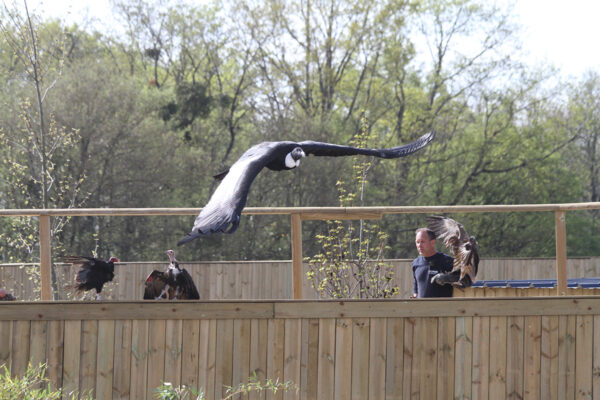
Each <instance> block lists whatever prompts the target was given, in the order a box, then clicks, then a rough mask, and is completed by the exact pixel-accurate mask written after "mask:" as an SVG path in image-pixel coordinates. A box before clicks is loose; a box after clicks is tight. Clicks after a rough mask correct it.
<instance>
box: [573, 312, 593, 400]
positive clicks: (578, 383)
mask: <svg viewBox="0 0 600 400" xmlns="http://www.w3.org/2000/svg"><path fill="white" fill-rule="evenodd" d="M576 335H577V336H576V337H577V340H576V341H575V360H576V361H577V364H576V368H577V369H576V371H575V398H576V399H578V400H584V399H591V398H592V371H593V370H592V366H593V359H592V356H593V354H594V317H593V316H592V315H578V316H577V330H576ZM597 397H598V396H597Z"/></svg>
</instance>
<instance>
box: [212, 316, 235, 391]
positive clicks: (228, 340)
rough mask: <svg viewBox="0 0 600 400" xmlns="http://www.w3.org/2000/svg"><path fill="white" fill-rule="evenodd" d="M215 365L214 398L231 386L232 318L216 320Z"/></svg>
mask: <svg viewBox="0 0 600 400" xmlns="http://www.w3.org/2000/svg"><path fill="white" fill-rule="evenodd" d="M216 351H217V353H216V365H215V397H214V398H215V400H216V399H221V398H224V397H225V396H226V395H227V386H232V373H233V365H232V363H233V320H231V319H219V320H217V346H216Z"/></svg>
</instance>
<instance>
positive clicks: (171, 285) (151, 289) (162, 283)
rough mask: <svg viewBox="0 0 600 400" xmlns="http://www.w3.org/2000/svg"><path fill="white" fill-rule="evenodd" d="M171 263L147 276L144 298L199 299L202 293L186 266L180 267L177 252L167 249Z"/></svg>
mask: <svg viewBox="0 0 600 400" xmlns="http://www.w3.org/2000/svg"><path fill="white" fill-rule="evenodd" d="M167 255H168V256H169V259H170V261H171V263H170V264H169V266H168V267H167V269H166V270H165V271H164V272H160V271H158V270H154V271H152V272H151V273H150V275H148V277H147V278H146V283H145V285H146V287H145V289H144V300H162V299H167V300H198V299H200V294H199V293H198V289H196V285H195V284H194V281H193V279H192V277H191V275H190V274H189V273H188V272H187V270H186V269H185V268H180V267H179V263H178V262H177V260H176V259H175V252H174V251H173V250H167Z"/></svg>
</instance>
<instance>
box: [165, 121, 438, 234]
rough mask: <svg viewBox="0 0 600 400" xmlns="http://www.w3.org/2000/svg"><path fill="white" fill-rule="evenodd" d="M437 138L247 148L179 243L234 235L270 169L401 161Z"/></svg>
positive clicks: (270, 144) (222, 175)
mask: <svg viewBox="0 0 600 400" xmlns="http://www.w3.org/2000/svg"><path fill="white" fill-rule="evenodd" d="M434 137H435V134H434V132H430V133H427V134H425V135H423V136H422V137H420V138H419V139H418V140H416V141H415V142H413V143H409V144H406V145H403V146H398V147H392V148H389V149H361V148H357V147H352V146H343V145H337V144H330V143H322V142H313V141H304V142H291V141H283V142H263V143H260V144H257V145H255V146H253V147H251V148H250V149H248V150H247V151H246V152H245V153H244V154H242V156H241V157H240V158H239V159H238V160H237V161H236V162H235V163H234V164H233V165H232V166H231V167H230V168H229V169H228V170H226V171H225V172H222V173H220V174H218V175H215V178H217V179H222V181H221V183H220V184H219V186H218V187H217V189H216V190H215V191H214V193H213V194H212V196H211V198H210V199H209V201H208V203H207V204H206V206H204V207H203V208H202V211H201V212H200V214H199V215H198V217H197V218H196V221H195V222H194V227H193V228H192V231H191V232H190V233H189V234H188V235H187V236H186V237H184V238H183V239H182V240H180V241H179V243H177V245H178V246H180V245H182V244H184V243H187V242H189V241H191V240H193V239H195V238H197V237H199V236H201V235H210V234H212V233H217V232H223V233H233V232H234V231H235V230H236V229H237V227H238V225H239V223H240V214H241V212H242V209H243V208H244V206H245V205H246V200H247V197H248V191H249V190H250V185H251V184H252V182H253V181H254V179H255V178H256V176H257V175H258V174H259V173H260V171H261V170H262V169H263V168H265V167H267V168H269V169H272V170H275V171H281V170H284V169H292V168H294V167H296V166H298V165H299V162H300V159H301V158H302V157H305V156H307V155H314V156H329V157H339V156H352V155H367V156H374V157H379V158H386V159H392V158H399V157H404V156H407V155H409V154H412V153H414V152H416V151H417V150H419V149H422V148H423V147H425V146H426V145H427V144H428V143H429V142H431V140H433V138H434Z"/></svg>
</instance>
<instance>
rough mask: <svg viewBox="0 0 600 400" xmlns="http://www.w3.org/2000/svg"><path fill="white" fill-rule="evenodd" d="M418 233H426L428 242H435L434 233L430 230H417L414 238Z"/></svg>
mask: <svg viewBox="0 0 600 400" xmlns="http://www.w3.org/2000/svg"><path fill="white" fill-rule="evenodd" d="M420 232H426V233H427V236H429V240H435V232H433V231H432V230H431V229H427V228H419V229H417V230H416V231H415V236H417V235H418V234H419V233H420Z"/></svg>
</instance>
